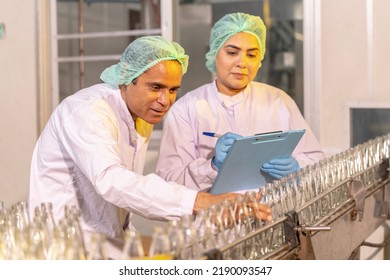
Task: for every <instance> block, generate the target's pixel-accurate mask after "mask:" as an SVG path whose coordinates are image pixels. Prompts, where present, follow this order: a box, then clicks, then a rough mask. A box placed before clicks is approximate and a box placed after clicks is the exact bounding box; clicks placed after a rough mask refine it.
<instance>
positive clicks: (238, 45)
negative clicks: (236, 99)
mask: <svg viewBox="0 0 390 280" xmlns="http://www.w3.org/2000/svg"><path fill="white" fill-rule="evenodd" d="M215 66H216V76H217V87H218V90H219V91H220V92H221V93H224V94H227V95H235V94H236V93H239V92H240V91H242V90H243V89H244V88H245V87H246V86H247V85H248V84H249V83H250V82H251V81H252V80H253V79H254V78H255V77H256V74H257V71H258V70H259V66H260V46H259V42H258V41H257V39H256V37H255V36H254V35H252V34H249V33H245V32H240V33H237V34H235V35H233V36H232V37H230V38H229V39H228V40H227V41H226V42H225V44H223V46H222V47H221V48H220V49H219V51H218V54H217V57H216V60H215Z"/></svg>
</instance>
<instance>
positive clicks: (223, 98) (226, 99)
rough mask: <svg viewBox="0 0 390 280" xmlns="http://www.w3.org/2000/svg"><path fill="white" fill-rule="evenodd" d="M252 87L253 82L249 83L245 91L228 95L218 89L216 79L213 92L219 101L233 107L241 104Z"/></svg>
mask: <svg viewBox="0 0 390 280" xmlns="http://www.w3.org/2000/svg"><path fill="white" fill-rule="evenodd" d="M250 89H251V83H249V84H248V86H247V87H246V88H245V89H244V90H243V91H241V92H239V93H237V94H235V95H233V96H228V95H226V94H223V93H221V92H219V91H218V88H217V82H216V80H214V82H213V92H214V93H215V95H216V98H217V99H218V101H219V102H220V103H221V104H222V105H223V106H224V107H225V108H231V107H234V106H236V105H238V104H241V103H242V102H243V101H244V100H245V98H247V97H248V95H249V91H250Z"/></svg>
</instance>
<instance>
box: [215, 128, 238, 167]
mask: <svg viewBox="0 0 390 280" xmlns="http://www.w3.org/2000/svg"><path fill="white" fill-rule="evenodd" d="M240 138H242V136H241V135H238V134H235V133H231V132H227V133H225V134H224V135H222V136H221V137H219V138H218V140H217V144H215V156H214V157H213V159H212V160H211V163H212V165H213V166H214V168H215V169H216V170H217V171H218V170H219V169H220V168H221V166H222V163H223V161H224V160H225V157H226V155H227V153H228V152H229V150H230V147H231V146H232V144H233V142H234V140H236V139H240Z"/></svg>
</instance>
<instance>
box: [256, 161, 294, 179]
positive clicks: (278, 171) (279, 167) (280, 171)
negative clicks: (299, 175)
mask: <svg viewBox="0 0 390 280" xmlns="http://www.w3.org/2000/svg"><path fill="white" fill-rule="evenodd" d="M299 169H300V166H299V163H298V161H297V160H296V159H295V158H293V157H289V158H275V159H271V160H270V161H269V162H267V163H264V164H263V166H262V167H261V170H262V171H264V172H265V173H267V174H269V175H271V176H272V177H274V178H276V179H280V178H282V177H285V176H287V175H288V174H290V173H294V172H297V171H299Z"/></svg>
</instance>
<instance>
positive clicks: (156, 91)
mask: <svg viewBox="0 0 390 280" xmlns="http://www.w3.org/2000/svg"><path fill="white" fill-rule="evenodd" d="M181 78H182V67H181V64H180V63H179V62H178V61H176V60H167V61H162V62H160V63H158V64H156V65H155V66H153V67H151V68H149V69H148V70H147V71H145V72H144V73H143V74H142V75H141V76H139V77H138V78H137V79H136V81H135V82H133V83H132V84H129V85H128V86H124V87H121V95H122V99H123V100H124V101H125V103H126V106H127V108H128V109H129V111H130V114H131V116H132V117H133V119H134V120H135V119H136V118H141V119H143V120H144V121H146V122H148V123H150V124H157V123H159V122H161V120H162V118H163V117H164V116H165V114H166V113H167V112H168V110H169V108H170V107H171V106H172V104H173V103H174V102H175V99H176V94H177V91H178V89H179V88H180V86H181Z"/></svg>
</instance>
